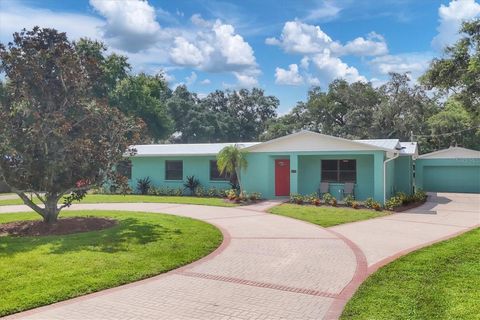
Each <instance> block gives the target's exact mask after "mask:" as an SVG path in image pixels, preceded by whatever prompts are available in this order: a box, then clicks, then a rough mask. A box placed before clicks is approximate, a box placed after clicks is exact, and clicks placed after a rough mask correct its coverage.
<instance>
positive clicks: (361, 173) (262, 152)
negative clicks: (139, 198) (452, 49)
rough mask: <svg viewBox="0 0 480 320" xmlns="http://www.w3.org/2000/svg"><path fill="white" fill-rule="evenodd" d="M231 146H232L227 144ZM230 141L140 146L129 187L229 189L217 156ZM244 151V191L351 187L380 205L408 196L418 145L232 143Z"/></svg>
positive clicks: (285, 140) (339, 194)
mask: <svg viewBox="0 0 480 320" xmlns="http://www.w3.org/2000/svg"><path fill="white" fill-rule="evenodd" d="M232 144H233V143H232ZM232 144H230V143H212V144H170V145H168V144H166V145H139V146H136V149H137V154H136V155H135V156H133V157H131V158H130V160H131V164H132V172H131V180H130V181H131V186H132V188H135V184H136V181H137V179H141V178H145V177H149V178H150V179H151V180H152V183H153V185H155V186H157V187H170V188H182V187H183V182H184V181H185V180H186V177H187V176H191V175H193V176H195V177H196V178H198V179H199V180H200V183H201V185H202V186H203V187H204V188H212V187H215V188H217V189H228V188H230V184H229V182H228V179H227V177H225V176H222V175H220V174H219V172H218V170H217V168H216V155H217V154H218V152H219V151H220V150H221V149H223V148H224V147H225V146H227V145H232ZM235 145H238V146H239V147H241V148H243V150H245V151H246V152H247V161H248V167H247V169H245V170H243V171H242V174H241V179H242V184H243V188H244V189H245V191H247V192H248V193H251V192H260V193H261V194H262V196H263V197H264V198H267V199H274V198H277V197H287V196H289V195H290V194H296V193H299V194H311V193H315V192H317V191H318V189H319V185H320V183H321V182H327V183H328V188H329V192H330V193H331V194H332V195H333V196H335V197H336V198H337V199H338V200H342V199H343V196H344V194H343V190H344V186H345V183H354V186H355V187H354V195H355V198H356V199H358V200H365V199H367V198H369V197H372V198H374V199H375V200H376V201H379V202H381V203H383V202H384V201H385V199H388V198H389V197H390V196H392V195H393V194H394V193H396V192H399V191H402V192H405V193H407V194H411V193H412V192H413V188H414V178H413V161H414V159H415V158H416V157H417V156H418V148H417V144H416V143H414V142H400V141H398V139H378V140H348V139H343V138H338V137H333V136H328V135H324V134H319V133H314V132H310V131H301V132H298V133H294V134H290V135H287V136H284V137H281V138H278V139H274V140H270V141H266V142H261V143H258V142H250V143H235Z"/></svg>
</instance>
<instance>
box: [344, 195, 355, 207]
mask: <svg viewBox="0 0 480 320" xmlns="http://www.w3.org/2000/svg"><path fill="white" fill-rule="evenodd" d="M343 201H344V202H345V205H346V206H348V207H351V206H352V204H353V202H354V201H355V198H353V196H352V195H351V194H349V195H348V196H346V197H345V198H343Z"/></svg>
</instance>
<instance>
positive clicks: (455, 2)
mask: <svg viewBox="0 0 480 320" xmlns="http://www.w3.org/2000/svg"><path fill="white" fill-rule="evenodd" d="M438 15H439V22H440V24H439V26H438V27H437V31H438V34H437V35H436V36H435V38H433V40H432V46H433V48H434V49H436V50H442V49H443V48H444V47H445V46H448V45H451V44H453V43H454V42H455V41H456V40H458V38H459V36H460V35H459V33H458V30H459V28H460V26H461V24H462V21H464V20H470V19H473V18H476V17H479V16H480V3H478V2H476V1H475V0H452V1H450V3H449V4H448V5H447V6H445V5H443V4H442V5H441V6H440V8H439V9H438Z"/></svg>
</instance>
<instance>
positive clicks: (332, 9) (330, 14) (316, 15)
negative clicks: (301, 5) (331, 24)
mask: <svg viewBox="0 0 480 320" xmlns="http://www.w3.org/2000/svg"><path fill="white" fill-rule="evenodd" d="M341 10H342V9H341V8H340V7H338V6H336V5H335V4H334V3H333V2H332V1H324V2H323V3H322V4H321V6H320V7H318V8H314V9H312V10H310V12H309V13H308V15H307V16H306V17H305V18H304V19H303V20H305V21H318V20H325V19H331V18H334V17H336V16H338V14H339V13H340V11H341Z"/></svg>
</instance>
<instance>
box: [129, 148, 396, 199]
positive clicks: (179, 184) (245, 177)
mask: <svg viewBox="0 0 480 320" xmlns="http://www.w3.org/2000/svg"><path fill="white" fill-rule="evenodd" d="M275 159H289V160H290V169H291V170H292V171H294V172H291V173H290V192H291V193H300V194H310V193H314V192H317V190H318V187H319V184H320V181H321V160H322V159H355V160H356V161H357V183H356V187H355V194H356V197H357V199H358V200H365V199H366V198H368V197H373V198H374V199H375V200H377V201H379V202H383V161H384V160H385V152H383V151H357V152H356V153H351V152H341V151H337V152H298V153H296V152H285V153H271V152H252V153H249V154H248V155H247V161H248V168H247V170H244V171H243V172H242V175H241V178H242V184H243V187H244V190H245V191H247V192H248V193H251V192H260V193H261V194H262V196H263V197H264V198H267V199H272V198H275ZM131 160H132V179H131V186H132V188H133V189H135V188H136V182H137V179H141V178H145V177H150V179H151V180H152V182H153V184H154V185H155V186H157V187H167V186H168V187H171V188H183V182H184V181H185V179H186V177H187V176H189V175H194V176H195V177H197V178H198V179H199V180H200V183H201V184H202V186H203V187H204V188H211V187H215V188H217V189H228V188H230V184H229V183H228V182H221V181H210V179H209V176H210V173H209V168H210V165H209V161H210V160H215V156H183V157H133V158H132V159H131ZM166 160H182V161H183V180H182V181H167V180H165V161H166ZM395 161H396V160H394V161H391V162H390V164H389V166H388V167H387V184H388V185H387V195H389V194H390V193H391V192H393V190H395V189H396V188H400V187H398V186H396V185H395V181H399V179H397V178H396V177H397V176H398V175H400V173H397V171H396V168H397V169H398V170H401V168H402V165H403V162H402V161H400V162H399V163H401V164H397V163H395ZM400 181H401V179H400ZM341 189H343V185H342V184H334V183H332V184H331V187H330V192H331V193H332V195H334V196H336V197H337V199H339V200H341V192H340V190H341Z"/></svg>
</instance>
